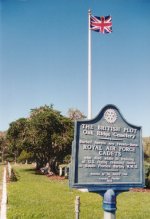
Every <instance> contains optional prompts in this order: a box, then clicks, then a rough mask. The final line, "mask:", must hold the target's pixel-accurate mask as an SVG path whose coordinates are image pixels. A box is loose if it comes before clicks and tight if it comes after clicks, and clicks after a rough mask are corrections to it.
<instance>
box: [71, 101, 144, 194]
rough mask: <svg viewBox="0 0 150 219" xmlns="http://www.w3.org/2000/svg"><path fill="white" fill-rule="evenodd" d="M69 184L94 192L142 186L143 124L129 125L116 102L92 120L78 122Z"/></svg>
mask: <svg viewBox="0 0 150 219" xmlns="http://www.w3.org/2000/svg"><path fill="white" fill-rule="evenodd" d="M70 184H71V187H75V188H87V189H88V190H89V191H95V192H97V191H103V190H107V189H108V188H110V187H111V188H113V189H114V190H119V191H124V190H128V189H129V188H133V187H143V186H144V174H143V148H142V134H141V127H138V126H135V125H131V124H129V123H128V122H127V121H126V120H125V119H124V118H123V116H122V115H121V113H120V111H119V110H118V108H117V107H116V106H114V105H107V106H105V107H104V108H103V109H102V110H101V112H100V113H99V115H98V116H97V117H96V118H94V119H92V120H83V121H77V122H76V125H75V136H74V142H73V146H72V165H71V174H70Z"/></svg>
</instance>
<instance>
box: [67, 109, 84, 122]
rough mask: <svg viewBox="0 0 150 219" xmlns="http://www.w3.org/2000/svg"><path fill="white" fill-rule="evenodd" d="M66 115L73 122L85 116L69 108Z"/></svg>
mask: <svg viewBox="0 0 150 219" xmlns="http://www.w3.org/2000/svg"><path fill="white" fill-rule="evenodd" d="M67 114H68V117H69V118H70V119H71V120H73V121H75V120H79V119H84V118H86V116H85V115H84V114H83V113H82V112H81V111H80V110H78V109H74V108H70V109H69V110H68V113H67Z"/></svg>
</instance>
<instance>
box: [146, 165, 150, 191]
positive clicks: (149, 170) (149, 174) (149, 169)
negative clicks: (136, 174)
mask: <svg viewBox="0 0 150 219" xmlns="http://www.w3.org/2000/svg"><path fill="white" fill-rule="evenodd" d="M145 186H146V187H147V188H150V164H149V163H147V162H146V163H145Z"/></svg>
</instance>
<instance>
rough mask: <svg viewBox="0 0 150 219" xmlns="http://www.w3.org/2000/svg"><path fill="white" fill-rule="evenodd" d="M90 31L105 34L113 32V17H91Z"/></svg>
mask: <svg viewBox="0 0 150 219" xmlns="http://www.w3.org/2000/svg"><path fill="white" fill-rule="evenodd" d="M90 29H91V30H93V31H97V32H100V33H103V34H106V33H111V32H112V17H111V16H106V17H104V16H102V17H98V16H92V15H91V16H90Z"/></svg>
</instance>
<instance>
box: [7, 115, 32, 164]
mask: <svg viewBox="0 0 150 219" xmlns="http://www.w3.org/2000/svg"><path fill="white" fill-rule="evenodd" d="M27 127H28V120H27V119H25V118H20V119H18V120H16V121H15V122H12V123H11V124H10V127H9V129H8V131H7V134H6V139H7V141H8V145H9V151H11V153H13V155H14V160H15V162H16V161H17V157H18V156H19V155H20V153H21V151H22V150H23V148H24V144H25V143H26V133H27Z"/></svg>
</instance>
